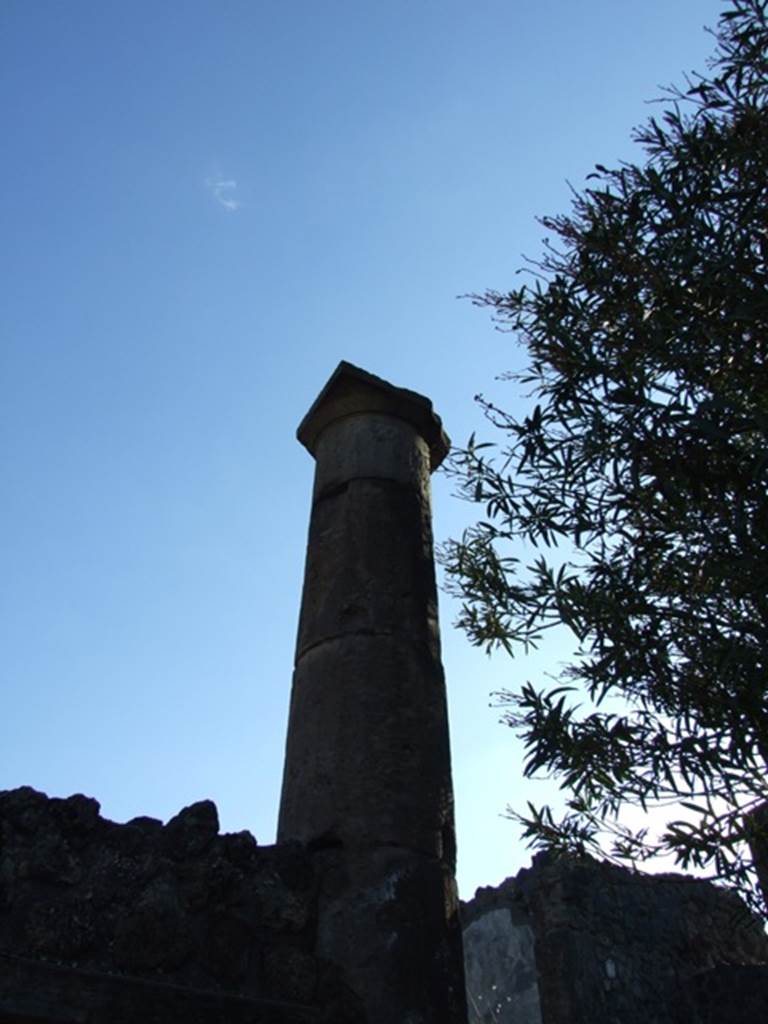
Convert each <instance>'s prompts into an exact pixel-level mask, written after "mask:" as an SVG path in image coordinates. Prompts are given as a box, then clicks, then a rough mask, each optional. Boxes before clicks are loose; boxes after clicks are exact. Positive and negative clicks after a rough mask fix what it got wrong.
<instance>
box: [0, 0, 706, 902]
mask: <svg viewBox="0 0 768 1024" xmlns="http://www.w3.org/2000/svg"><path fill="white" fill-rule="evenodd" d="M721 9H722V5H721V4H720V3H718V2H714V0H674V2H672V3H670V2H669V0H664V2H662V0H643V2H642V3H640V2H625V0H612V2H607V0H605V2H603V0H583V2H581V3H578V4H576V3H573V2H565V0H540V2H538V3H536V4H533V3H522V2H519V0H477V2H475V3H467V2H462V3H459V2H455V0H441V2H439V3H438V2H436V0H411V2H410V3H405V2H403V0H388V2H386V3H384V2H373V0H371V2H367V0H249V2H245V0H183V2H182V0H168V2H165V3H157V2H155V0H153V2H146V0H131V2H129V3H127V2H123V0H121V2H116V0H90V2H83V0H68V2H61V0H60V2H52V0H2V3H0V105H1V106H2V139H3V146H4V152H5V154H6V155H5V159H4V161H3V170H2V175H3V179H4V181H3V187H2V189H1V190H0V226H1V228H2V238H3V240H4V244H3V246H2V251H1V254H0V260H1V261H2V265H1V267H0V272H1V278H0V279H1V280H2V291H3V301H2V304H1V306H0V346H1V347H0V389H1V393H0V432H1V433H0V471H1V473H2V484H3V493H2V505H1V506H0V529H1V531H2V533H1V536H2V564H1V565H0V572H1V576H0V580H1V581H2V582H1V587H2V590H1V593H0V631H1V634H2V635H1V636H0V649H1V650H2V656H1V658H0V673H1V676H0V685H2V694H3V704H2V709H3V710H2V716H0V788H11V787H14V786H18V785H22V784H28V785H32V786H35V787H36V788H38V789H42V790H44V791H45V792H47V793H49V794H50V795H57V796H66V795H68V794H70V793H73V792H85V793H87V794H89V795H92V796H95V797H96V798H97V799H99V800H100V802H101V804H102V812H103V813H104V814H105V815H106V816H107V817H110V818H112V819H114V820H118V821H122V820H126V819H128V818H130V817H133V816H134V815H137V814H149V815H153V816H155V817H159V818H163V819H167V818H169V817H170V816H172V815H173V814H175V813H176V812H177V811H178V810H179V809H180V808H181V807H182V806H184V805H186V804H189V803H191V802H193V801H194V800H198V799H201V798H204V797H210V798H212V799H214V800H215V801H216V803H217V805H218V808H219V814H220V818H221V824H222V828H223V829H225V830H237V829H241V828H248V829H250V830H251V831H253V832H254V834H255V835H256V837H257V838H258V839H259V841H260V842H264V843H268V842H271V841H273V839H274V829H275V817H276V810H277V803H278V797H279V788H280V776H281V768H282V751H283V743H284V734H285V725H286V717H287V701H288V695H289V687H290V676H291V665H292V657H293V644H294V639H295V628H296V619H297V612H298V606H299V599H300V590H301V579H302V571H303V559H304V546H305V539H306V530H307V522H308V513H309V496H310V488H311V482H312V470H313V464H312V460H311V458H310V456H309V455H308V454H307V453H306V452H305V451H304V450H303V449H302V448H301V447H300V446H299V445H298V443H297V442H296V441H295V439H294V432H295V428H296V426H297V424H298V422H299V421H300V419H301V417H302V416H303V414H304V413H305V412H306V410H307V408H308V407H309V405H310V403H311V401H312V400H313V399H314V397H315V395H316V394H317V392H318V391H319V390H320V388H321V387H322V385H323V384H324V382H325V380H326V378H327V377H328V375H329V374H330V372H331V371H332V370H333V368H334V367H335V365H336V364H337V362H338V361H339V359H341V358H344V359H348V360H350V361H351V362H354V363H357V364H358V365H361V366H363V367H365V368H366V369H368V370H370V371H372V372H374V373H377V374H379V375H381V376H383V377H385V378H387V379H389V380H390V381H392V382H393V383H395V384H400V385H403V386H406V387H410V388H412V389H414V390H417V391H421V392H422V393H424V394H426V395H428V396H429V397H430V398H432V400H433V402H434V404H435V408H436V410H437V411H438V412H439V413H440V415H441V416H442V417H443V420H444V422H445V425H446V428H447V430H448V432H449V433H450V434H451V436H452V437H453V438H454V440H456V441H463V440H465V439H466V438H467V436H468V435H469V433H470V432H471V431H472V430H475V429H479V430H480V432H482V422H481V420H480V417H479V414H478V411H477V409H476V407H475V406H474V404H473V401H472V399H473V395H474V394H475V393H477V392H479V391H483V392H485V393H486V394H491V395H496V396H498V398H499V400H500V401H501V402H502V403H503V404H505V405H506V406H507V407H510V408H518V409H523V408H524V407H525V405H524V400H523V399H522V398H521V397H520V396H519V395H518V394H517V393H516V391H515V390H514V386H513V385H510V384H504V385H500V384H498V383H495V382H494V376H495V375H496V374H498V373H500V372H502V371H504V370H507V369H509V368H511V367H513V366H519V365H520V358H521V357H520V353H519V352H517V351H516V350H515V348H514V343H513V341H512V340H511V339H510V338H509V337H508V336H505V335H501V334H499V333H497V332H495V331H494V329H493V326H492V324H491V322H490V320H489V317H488V315H487V313H486V312H484V311H481V310H477V309H475V308H474V307H473V306H472V305H471V304H470V303H469V302H468V301H466V300H459V299H457V296H459V295H461V294H465V293H467V292H472V291H478V290H482V289H484V288H486V287H492V288H499V289H503V288H505V287H511V286H513V285H516V284H518V283H519V281H520V279H519V278H516V277H515V272H516V271H517V269H518V268H519V267H520V266H521V264H522V262H523V255H524V254H525V255H528V256H535V255H536V254H537V253H538V252H540V249H541V241H542V235H543V229H542V228H541V227H540V226H539V225H538V224H537V223H536V219H535V218H536V216H537V215H541V214H545V213H557V212H561V211H565V210H566V209H567V208H568V204H569V191H568V184H567V183H568V181H570V182H571V183H572V184H573V185H574V186H575V187H577V188H579V187H581V186H582V185H583V182H584V178H585V175H586V174H588V173H589V172H590V170H591V169H592V167H593V165H594V164H595V163H597V162H602V163H606V164H611V163H614V162H616V161H617V160H618V159H632V158H633V157H636V156H639V154H638V153H637V152H636V150H635V148H634V146H633V144H632V142H631V140H630V135H631V129H632V127H633V126H635V125H636V124H638V123H639V122H641V121H642V120H643V119H644V118H645V117H646V116H648V114H649V108H648V107H647V106H646V105H645V102H644V101H646V100H648V99H652V98H654V97H656V96H658V95H659V88H660V87H661V86H663V85H667V84H669V83H671V82H673V81H677V82H680V81H681V73H682V72H683V71H690V70H692V69H696V68H698V69H702V70H703V69H704V66H705V60H706V58H707V56H708V55H709V54H710V53H711V52H712V49H713V41H712V39H711V37H710V36H708V35H707V34H706V33H705V32H704V31H703V27H704V26H705V25H709V26H713V25H715V23H716V21H717V17H718V13H719V11H720V10H721ZM434 497H435V533H436V537H437V539H438V540H440V539H444V538H445V537H447V536H449V535H450V534H456V533H457V532H459V531H460V529H461V527H462V524H464V523H465V522H467V521H468V519H469V516H470V515H471V510H470V509H469V508H468V507H467V506H465V505H463V504H461V503H460V502H458V501H457V500H456V499H455V498H453V497H452V495H451V487H450V484H449V483H448V482H447V481H446V480H445V479H444V478H441V477H437V478H436V479H435V481H434ZM441 609H442V626H443V642H444V660H445V666H446V672H447V677H448V688H449V700H450V709H451V724H452V744H453V752H454V778H455V787H456V801H457V819H458V839H459V881H460V888H461V893H462V895H463V896H464V897H468V896H470V895H471V894H472V891H473V890H474V888H475V886H477V885H480V884H495V883H497V882H499V881H500V880H501V879H502V878H504V877H505V876H506V875H509V874H511V873H513V872H514V871H516V870H517V869H518V868H519V867H521V866H522V865H523V864H524V863H526V862H527V860H528V858H529V856H530V854H529V852H528V851H526V849H525V848H524V846H523V844H522V843H521V841H520V839H519V834H518V830H517V828H516V826H514V825H513V824H512V823H510V822H509V821H507V820H506V819H504V817H503V816H502V815H503V812H504V809H505V806H506V804H507V803H508V802H517V803H518V804H523V803H524V801H525V800H527V799H534V800H543V799H546V798H547V796H548V795H550V794H551V792H552V790H551V787H548V785H547V784H546V783H544V784H538V785H536V784H531V783H528V784H524V783H523V782H522V780H521V778H520V768H521V750H520V745H519V744H518V743H517V742H516V741H515V739H514V737H513V736H512V734H511V732H510V731H509V730H508V729H506V728H504V727H502V726H500V725H498V724H497V719H498V712H497V711H496V710H494V709H493V708H489V698H488V694H489V692H490V691H492V690H494V689H496V688H498V687H500V686H512V685H514V684H515V682H519V681H520V680H521V679H525V678H527V677H535V675H536V673H537V672H540V671H556V669H557V664H558V661H562V659H563V658H564V657H566V656H567V654H568V650H569V648H568V647H567V646H559V645H557V644H556V643H554V642H551V643H549V644H547V645H546V646H545V648H544V649H543V650H542V651H541V652H540V653H539V655H537V656H536V657H535V658H534V659H529V660H525V659H521V660H516V661H514V662H511V661H510V660H509V659H507V658H505V657H504V656H502V655H499V656H497V657H495V658H492V659H490V660H489V659H487V658H486V657H485V655H483V654H482V653H481V652H479V651H477V650H475V649H473V648H470V647H469V646H468V644H467V642H466V640H465V639H464V638H463V636H461V635H460V634H458V633H457V632H456V631H455V630H453V629H452V627H451V621H452V618H453V617H454V616H455V609H452V608H451V605H450V602H449V601H448V599H447V598H446V597H445V596H444V595H443V597H442V598H441Z"/></svg>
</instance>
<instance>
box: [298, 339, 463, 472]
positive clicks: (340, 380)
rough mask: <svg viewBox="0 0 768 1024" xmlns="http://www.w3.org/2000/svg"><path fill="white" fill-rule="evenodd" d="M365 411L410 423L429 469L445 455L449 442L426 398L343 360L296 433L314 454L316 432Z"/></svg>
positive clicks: (434, 466) (437, 463)
mask: <svg viewBox="0 0 768 1024" xmlns="http://www.w3.org/2000/svg"><path fill="white" fill-rule="evenodd" d="M365 413H378V414H380V415H385V416H394V417H395V418H396V419H400V420H404V421H405V422H406V423H408V424H410V425H411V426H412V427H413V429H414V430H415V431H416V432H417V433H418V434H419V435H420V436H421V437H422V438H423V439H424V441H425V442H426V444H427V446H428V447H429V456H430V469H432V470H435V469H437V467H438V466H439V465H440V463H441V462H442V461H443V459H444V458H445V456H446V455H447V454H448V450H449V448H450V446H451V442H450V440H449V438H448V436H447V434H446V433H445V431H444V430H443V425H442V422H441V420H440V417H439V416H438V415H437V413H435V411H434V410H433V408H432V403H431V402H430V400H429V399H428V398H425V397H424V395H420V394H418V393H417V392H416V391H410V390H408V388H398V387H395V386H394V385H393V384H390V383H388V382H387V381H385V380H382V378H381V377H376V376H374V374H372V373H368V372H367V371H366V370H361V369H360V367H358V366H353V365H352V363H348V362H346V360H343V359H342V361H341V362H340V363H339V365H338V366H337V367H336V369H335V370H334V371H333V373H332V374H331V376H330V378H329V379H328V382H327V384H326V385H325V387H324V388H323V390H322V391H321V392H320V394H319V395H318V396H317V398H316V399H315V401H314V402H313V403H312V406H311V407H310V410H309V412H308V413H307V415H306V416H305V417H304V419H303V420H302V421H301V423H300V424H299V429H298V430H297V432H296V436H297V438H298V439H299V441H300V442H301V443H302V444H303V445H304V447H305V448H306V449H307V451H308V452H309V453H310V454H311V455H313V456H314V455H315V452H316V449H317V442H318V439H319V437H320V434H321V433H322V432H323V430H325V428H326V427H327V426H328V425H329V424H331V423H334V422H335V421H336V420H339V419H342V418H343V417H345V416H359V415H365Z"/></svg>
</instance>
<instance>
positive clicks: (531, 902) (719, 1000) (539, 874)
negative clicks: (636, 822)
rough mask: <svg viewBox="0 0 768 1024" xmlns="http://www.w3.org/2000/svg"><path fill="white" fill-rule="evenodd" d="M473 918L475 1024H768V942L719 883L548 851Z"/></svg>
mask: <svg viewBox="0 0 768 1024" xmlns="http://www.w3.org/2000/svg"><path fill="white" fill-rule="evenodd" d="M462 912H463V913H462V916H463V925H464V952H465V959H466V970H467V992H468V1000H469V1006H470V1021H471V1024H595V1022H600V1024H752V1022H757V1021H760V1020H768V966H766V965H768V937H766V934H765V932H764V930H763V928H762V926H761V923H760V922H759V921H757V920H756V919H755V918H754V917H752V916H751V915H750V914H749V913H748V912H747V910H746V909H745V907H744V905H743V903H742V902H741V900H740V899H739V898H738V897H737V896H736V895H734V894H733V893H732V892H729V891H727V890H724V889H721V888H719V887H717V886H715V885H712V884H711V883H709V882H705V881H702V880H700V879H695V878H691V877H688V876H685V875H676V874H672V875H649V874H641V873H639V872H632V871H629V870H627V869H625V868H619V867H614V866H612V865H610V864H606V863H600V862H598V861H596V860H593V859H591V858H585V859H584V860H582V861H575V860H562V859H561V860H558V859H555V858H552V857H550V856H548V855H546V854H539V855H538V856H536V857H535V858H534V862H533V866H532V868H530V869H525V870H523V871H521V872H520V873H519V874H518V875H517V876H516V877H515V878H509V879H507V881H506V882H503V883H502V884H501V885H500V886H498V887H496V888H487V889H486V888H484V889H479V890H478V891H477V893H476V895H475V898H474V899H473V900H471V901H470V902H469V903H466V904H464V905H463V907H462Z"/></svg>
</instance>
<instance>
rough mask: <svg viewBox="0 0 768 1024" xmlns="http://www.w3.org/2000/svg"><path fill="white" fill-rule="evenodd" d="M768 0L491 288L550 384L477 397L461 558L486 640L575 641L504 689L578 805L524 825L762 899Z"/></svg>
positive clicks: (740, 0) (460, 588) (538, 758)
mask: <svg viewBox="0 0 768 1024" xmlns="http://www.w3.org/2000/svg"><path fill="white" fill-rule="evenodd" d="M767 6H768V0H730V2H729V3H728V5H727V7H726V8H725V9H724V11H723V13H722V15H721V17H720V20H719V23H718V26H717V29H716V31H715V33H714V35H715V39H716V50H715V53H714V56H713V58H712V60H711V62H710V65H709V68H708V70H707V71H706V72H705V73H703V74H696V75H693V76H691V77H688V78H686V79H685V80H684V84H683V85H682V86H681V87H674V88H671V89H669V90H668V91H666V92H665V94H664V96H663V97H662V100H661V101H660V106H659V113H658V114H657V116H654V117H651V118H650V120H648V122H647V123H646V124H644V125H643V126H642V127H640V128H639V129H637V130H636V132H635V135H634V138H635V142H636V144H637V146H638V147H639V151H640V152H641V154H642V156H641V159H640V160H639V161H638V163H636V164H632V163H625V164H621V165H620V166H618V167H614V168H607V167H604V166H602V165H597V167H596V169H595V172H594V173H593V174H591V175H590V176H589V179H588V182H587V187H586V188H585V189H584V190H583V191H581V192H578V193H574V197H573V201H572V208H571V210H570V212H569V213H566V214H563V215H560V216H552V217H545V218H543V219H542V223H543V225H544V227H545V228H546V230H547V232H548V236H549V238H548V241H547V242H546V243H545V247H544V251H543V254H542V256H541V257H540V259H539V260H537V261H536V262H535V265H534V267H533V268H532V270H533V273H532V274H531V275H530V276H529V277H526V278H524V280H525V281H526V282H527V283H525V284H523V285H522V287H519V288H517V289H513V290H511V291H509V292H504V293H502V292H496V291H489V292H486V293H485V294H482V295H475V296H472V298H473V301H474V302H475V303H477V304H478V305H480V306H483V307H486V308H488V309H490V310H491V311H492V314H493V317H494V319H495V320H496V322H497V325H498V326H499V327H500V329H502V330H507V331H509V332H511V334H512V336H513V338H514V340H515V342H516V343H517V344H518V345H520V346H522V348H523V349H524V351H525V357H526V359H525V361H526V367H527V368H526V369H525V371H524V372H522V373H518V374H510V375H508V378H509V379H512V380H514V381H516V382H517V383H518V385H522V389H523V390H524V391H525V393H526V394H527V395H529V396H530V406H529V408H528V411H527V414H526V415H524V416H522V417H519V416H515V415H512V414H510V413H509V412H507V411H505V410H504V409H502V408H500V407H498V405H496V404H492V403H490V402H488V401H486V400H484V399H483V398H482V396H479V398H478V401H480V403H481V405H482V407H483V410H484V412H485V414H486V416H487V418H488V420H489V421H490V424H492V427H493V430H492V431H491V430H490V428H489V433H490V435H491V437H492V438H493V441H492V442H489V441H482V442H481V441H478V440H477V439H476V438H475V437H473V438H471V439H470V441H469V442H468V443H467V445H466V446H465V447H464V448H462V449H457V450H455V451H454V452H453V455H452V460H451V463H450V468H449V472H450V473H451V474H452V475H453V476H454V477H455V479H456V481H457V482H458V487H459V490H460V493H461V494H462V495H463V496H464V497H466V498H468V499H469V500H471V501H474V502H477V503H478V504H479V505H480V506H482V511H480V516H481V519H480V521H478V522H477V523H476V525H475V526H473V527H472V528H471V529H469V530H468V531H467V532H466V533H465V534H464V535H463V537H462V538H461V539H460V540H454V541H449V542H448V543H447V544H446V545H445V546H444V548H443V551H442V558H443V563H444V565H445V568H446V570H447V580H448V589H449V590H452V591H453V592H454V593H455V594H457V595H458V596H459V598H460V601H461V612H460V617H459V625H460V626H461V627H462V628H463V630H464V631H465V632H466V634H467V635H468V637H469V639H470V640H471V641H472V642H473V643H474V644H477V645H481V646H484V647H486V648H487V649H488V650H489V651H490V650H493V649H495V648H499V647H500V648H503V649H504V650H505V651H507V652H508V653H510V654H515V653H517V652H518V651H519V650H522V649H525V648H527V647H529V646H530V645H534V646H535V645H537V644H539V643H540V642H543V641H544V638H545V636H546V632H547V630H549V629H551V628H553V627H556V626H560V627H563V626H564V627H567V629H568V630H570V632H571V634H572V636H573V638H574V639H573V647H574V654H573V657H572V659H571V661H570V663H569V664H568V665H567V667H566V668H565V669H564V670H563V671H562V673H561V675H560V676H559V677H558V678H556V679H554V680H552V679H549V680H542V681H539V682H530V681H529V682H526V683H525V684H524V685H518V686H516V688H515V689H510V690H505V691H503V692H502V693H501V694H498V695H497V698H498V701H499V704H500V706H501V707H502V708H503V711H502V714H503V720H504V721H506V722H507V723H508V724H509V725H510V726H511V727H512V728H513V729H514V730H516V731H517V732H518V733H519V734H520V735H521V737H522V738H523V739H524V743H525V749H526V761H525V773H526V775H528V776H540V775H542V774H543V775H547V776H549V777H554V778H556V779H557V780H559V782H560V785H561V788H562V789H563V791H564V793H565V795H566V811H565V813H564V814H562V815H559V814H558V815H555V813H554V812H553V811H552V809H551V808H550V807H547V806H543V807H535V806H533V805H530V804H529V805H528V810H527V811H526V812H522V811H520V810H517V811H510V813H512V815H513V817H516V818H517V819H518V821H520V822H521V823H522V825H523V829H524V835H525V836H526V838H528V839H529V840H530V841H531V842H532V843H533V844H534V845H539V846H541V845H543V846H547V847H550V848H554V849H556V850H561V851H565V850H569V851H572V852H573V851H575V852H590V851H591V852H601V854H602V855H604V854H605V852H606V851H608V853H609V856H611V857H613V858H617V859H619V860H629V861H632V862H642V861H645V860H647V859H648V858H650V857H653V856H655V855H658V854H668V853H670V852H671V853H674V855H675V857H676V859H677V861H678V862H679V863H680V864H681V865H682V866H683V867H689V866H697V867H700V868H706V869H708V871H709V872H710V874H711V877H715V878H717V879H720V880H723V881H725V882H726V883H728V884H731V885H734V886H736V887H737V888H739V889H740V891H741V892H742V893H743V894H744V895H745V896H746V897H747V898H748V899H749V900H750V901H751V903H752V905H753V907H757V908H759V907H760V905H761V896H760V890H759V886H757V884H756V875H755V864H754V863H753V857H752V855H751V854H750V848H749V841H750V840H751V841H752V842H753V845H755V844H756V845H758V846H759V844H760V842H761V841H762V842H763V843H768V834H766V833H768V827H767V826H768V822H767V821H766V816H765V814H763V815H761V814H760V813H755V812H757V809H758V808H759V807H760V806H761V805H762V804H763V803H764V802H765V801H766V800H768V109H767V105H766V101H767V100H768V12H767V9H766V8H767ZM521 542H523V543H525V544H526V548H525V549H521ZM531 545H533V546H534V547H535V549H536V550H535V551H532V553H531V556H530V558H528V557H524V556H523V555H521V550H532V549H531ZM681 805H682V807H683V808H685V811H684V812H681V811H680V810H679V808H680V806H681ZM659 806H661V807H667V808H668V813H667V818H668V819H670V820H668V822H667V825H666V827H665V828H664V829H663V830H662V831H661V833H660V834H659V833H658V832H656V831H653V830H649V829H646V828H642V829H630V828H628V827H627V826H626V825H624V824H622V821H621V818H620V815H621V813H622V811H624V810H625V809H626V808H628V807H639V808H641V809H642V810H643V811H647V810H650V809H651V808H652V807H659ZM761 822H762V824H761ZM761 836H762V838H761ZM766 897H767V898H768V894H766ZM764 909H765V905H764V904H763V910H764Z"/></svg>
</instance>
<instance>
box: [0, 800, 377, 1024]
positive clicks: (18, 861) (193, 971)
mask: <svg viewBox="0 0 768 1024" xmlns="http://www.w3.org/2000/svg"><path fill="white" fill-rule="evenodd" d="M316 897H317V892H316V883H315V877H314V874H313V871H312V868H311V865H310V864H309V861H308V859H307V857H306V856H305V853H304V851H303V849H302V848H301V847H300V846H299V845H298V844H286V845H283V846H267V847H259V846H258V845H257V843H256V840H255V839H254V838H253V836H251V835H250V834H249V833H248V832H241V833H236V834H231V835H219V831H218V817H217V813H216V808H215V806H214V805H213V804H212V803H211V802H210V801H203V802H201V803H197V804H194V805H193V806H191V807H188V808H185V809H184V810H183V811H182V812H181V813H180V814H178V815H177V816H176V817H175V818H173V819H172V820H171V821H169V822H168V824H167V825H165V826H164V825H163V824H162V823H161V822H160V821H157V820H154V819H151V818H135V819H134V820H132V821H130V822H128V823H127V824H124V825H118V824H115V823H113V822H110V821H107V820H105V819H104V818H102V817H101V816H100V814H99V805H98V803H97V802H96V801H95V800H92V799H88V798H87V797H83V796H73V797H70V798H68V799H66V800H60V799H49V798H47V797H46V796H44V795H43V794H42V793H37V792H35V791H34V790H33V789H30V788H27V787H24V788H22V789H17V790H11V791H7V792H2V793H0V1021H2V1020H5V1019H14V1020H27V1019H30V1020H31V1019H46V1020H52V1021H54V1020H55V1021H73V1022H74V1021H83V1022H85V1021H87V1022H91V1021H92V1022H102V1021H103V1022H104V1024H106V1022H109V1024H117V1022H118V1021H122V1020H125V1021H129V1020H133V1021H134V1022H138V1021H142V1022H143V1024H144V1022H146V1024H151V1021H153V1020H157V1021H162V1024H175V1022H176V1021H177V1020H178V1021H179V1024H181V1022H182V1021H183V1022H184V1024H195V1022H197V1021H200V1022H201V1024H209V1022H210V1024H214V1022H218V1021H222V1022H223V1021H225V1020H226V1021H227V1022H231V1024H236V1022H239V1021H241V1020H242V1021H248V1022H249V1024H252V1022H255V1021H260V1022H264V1024H266V1022H269V1024H272V1022H280V1024H283V1022H288V1021H291V1022H293V1021H300V1020H301V1021H304V1020H319V1019H328V1020H334V1021H335V1020H340V1021H341V1020H344V1021H350V1022H352V1021H354V1020H356V1019H358V1020H359V1012H358V1008H357V1004H356V1001H355V999H354V997H352V996H351V994H350V993H349V992H348V990H347V989H346V988H345V986H344V984H343V982H342V980H341V979H340V977H339V975H338V972H336V971H335V970H334V968H332V967H331V966H330V965H328V964H325V963H323V962H322V961H320V960H318V959H317V958H316V957H315V956H314V955H313V952H312V950H313V948H314V944H315V929H316V920H315V907H316Z"/></svg>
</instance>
